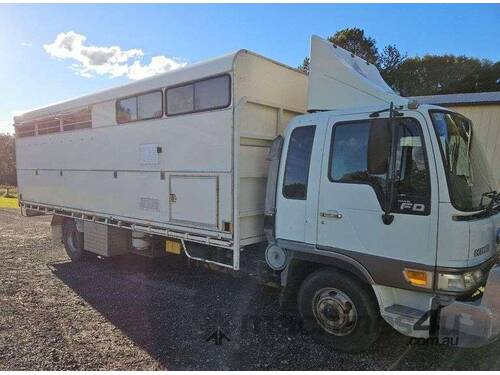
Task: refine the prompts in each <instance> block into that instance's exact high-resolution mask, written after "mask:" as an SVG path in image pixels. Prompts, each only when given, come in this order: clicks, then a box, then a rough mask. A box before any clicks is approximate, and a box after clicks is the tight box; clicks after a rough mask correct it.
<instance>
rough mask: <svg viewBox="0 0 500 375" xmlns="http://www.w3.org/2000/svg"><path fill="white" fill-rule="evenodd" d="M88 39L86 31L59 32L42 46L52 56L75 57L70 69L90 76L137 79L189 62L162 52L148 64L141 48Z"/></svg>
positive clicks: (71, 58)
mask: <svg viewBox="0 0 500 375" xmlns="http://www.w3.org/2000/svg"><path fill="white" fill-rule="evenodd" d="M86 40H87V37H86V36H85V35H82V34H78V33H75V32H74V31H68V32H66V33H60V34H58V35H57V37H56V39H55V40H54V41H53V42H52V43H50V44H44V46H43V48H44V49H45V52H47V53H48V54H49V55H50V56H52V57H56V58H59V59H70V60H73V61H74V63H72V64H71V65H70V69H72V70H74V71H75V72H76V73H77V74H79V75H81V76H82V77H87V78H90V77H92V76H93V75H94V74H97V75H104V76H109V77H112V78H113V77H122V76H127V77H128V78H130V79H132V80H136V79H141V78H146V77H150V76H152V75H155V74H159V73H165V72H168V71H170V70H174V69H177V68H180V67H183V66H185V65H186V63H185V62H183V61H180V60H178V59H173V58H169V57H166V56H162V55H160V56H153V57H152V58H151V61H150V62H149V64H143V62H142V59H143V58H144V52H143V51H142V50H141V49H136V48H134V49H129V50H122V49H121V48H120V47H119V46H109V47H105V46H93V45H89V44H87V43H86Z"/></svg>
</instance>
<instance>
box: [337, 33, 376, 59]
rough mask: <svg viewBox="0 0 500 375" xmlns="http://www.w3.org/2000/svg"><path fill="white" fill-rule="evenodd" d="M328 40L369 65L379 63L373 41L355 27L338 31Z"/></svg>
mask: <svg viewBox="0 0 500 375" xmlns="http://www.w3.org/2000/svg"><path fill="white" fill-rule="evenodd" d="M328 40H329V41H330V42H332V43H333V44H335V45H337V46H339V47H341V48H343V49H346V50H348V51H349V52H352V53H354V54H355V55H356V56H359V57H361V58H362V59H364V60H366V61H368V62H369V63H372V64H377V63H378V61H379V58H380V57H379V54H378V49H377V46H376V42H375V39H373V38H370V37H368V36H365V32H364V30H361V29H358V28H357V27H353V28H346V29H342V30H339V31H337V32H336V33H335V34H333V35H332V36H331V37H329V38H328Z"/></svg>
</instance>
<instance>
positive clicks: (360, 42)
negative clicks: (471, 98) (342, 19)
mask: <svg viewBox="0 0 500 375" xmlns="http://www.w3.org/2000/svg"><path fill="white" fill-rule="evenodd" d="M328 40H329V41H330V42H332V43H333V44H335V45H338V46H339V47H342V48H344V49H346V50H348V51H350V52H352V53H354V54H356V55H358V56H360V57H362V58H363V59H365V60H366V61H368V62H370V63H373V64H375V65H376V66H377V68H378V69H379V70H380V74H381V75H382V77H383V78H384V80H385V81H386V82H387V83H388V84H389V85H390V86H391V87H392V88H393V89H394V90H395V91H397V92H399V93H400V94H401V95H403V96H417V95H434V94H451V93H467V92H484V91H500V62H495V63H493V62H491V61H489V60H480V59H477V58H473V57H467V56H455V55H443V56H435V55H425V56H424V57H418V56H416V57H411V58H409V57H408V56H407V54H406V53H401V52H400V51H399V49H398V48H397V47H396V45H394V44H389V45H387V46H385V47H384V49H383V50H382V52H381V53H379V52H378V49H377V45H376V41H375V39H373V38H371V37H369V36H367V35H365V33H364V31H363V30H361V29H359V28H347V29H342V30H340V31H337V32H336V33H335V34H334V35H333V36H331V37H329V38H328ZM299 69H302V70H303V71H306V72H308V71H309V58H307V57H306V58H305V59H304V62H303V63H302V65H301V66H300V67H299Z"/></svg>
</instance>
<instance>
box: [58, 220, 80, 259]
mask: <svg viewBox="0 0 500 375" xmlns="http://www.w3.org/2000/svg"><path fill="white" fill-rule="evenodd" d="M63 243H64V248H65V249H66V253H67V254H68V256H69V257H70V258H71V260H72V261H74V262H77V261H80V260H82V259H83V257H84V255H85V251H84V250H83V233H82V232H79V231H78V229H77V228H76V223H75V221H74V220H65V221H64V224H63Z"/></svg>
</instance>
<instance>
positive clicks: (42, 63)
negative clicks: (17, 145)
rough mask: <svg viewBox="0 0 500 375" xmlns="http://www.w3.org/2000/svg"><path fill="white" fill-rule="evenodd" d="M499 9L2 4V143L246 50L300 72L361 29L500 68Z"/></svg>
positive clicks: (382, 41)
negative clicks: (60, 114)
mask: <svg viewBox="0 0 500 375" xmlns="http://www.w3.org/2000/svg"><path fill="white" fill-rule="evenodd" d="M499 20H500V5H499V4H478V5H476V4H456V5H452V4H383V5H377V4H321V5H318V4H303V5H301V4H269V5H267V4H261V5H252V4H248V5H247V4H235V5H231V4H229V5H227V4H217V5H216V4H214V5H211V4H193V5H175V4H148V5H132V4H126V5H120V4H109V5H99V4H93V5H90V4H89V5H76V4H75V5H63V4H52V5H43V4H36V5H29V4H17V5H16V4H0V133H2V132H4V133H5V132H9V133H11V132H12V131H13V128H12V126H11V124H12V122H13V120H12V117H13V116H14V115H16V114H19V113H22V112H23V111H25V110H29V109H32V108H36V107H40V106H44V105H47V104H50V103H53V102H58V101H61V100H65V99H70V98H73V97H77V96H81V95H85V94H89V93H92V92H95V91H99V90H102V89H105V88H109V87H113V86H118V85H120V84H124V83H127V82H129V81H132V80H136V79H140V78H143V77H147V76H151V75H153V74H156V73H160V72H165V71H168V70H171V69H175V68H178V67H182V66H184V65H186V64H190V63H194V62H198V61H201V60H205V59H209V58H212V57H216V56H219V55H222V54H225V53H228V52H231V51H235V50H238V49H241V48H246V49H250V50H252V51H255V52H258V53H260V54H262V55H264V56H267V57H270V58H273V59H275V60H278V61H280V62H283V63H285V64H288V65H291V66H294V67H296V66H298V65H299V64H300V63H301V62H302V60H303V58H304V57H305V56H307V54H308V50H309V38H310V35H311V34H317V35H320V36H323V37H328V36H330V35H332V34H333V33H335V31H337V30H339V29H342V28H345V27H359V28H362V29H364V30H365V32H366V34H367V35H369V36H371V37H373V38H374V39H375V40H376V41H377V46H378V47H379V49H382V48H383V47H384V46H385V45H387V44H396V45H397V46H398V48H399V49H400V50H402V51H403V52H406V53H407V54H408V55H409V56H415V55H419V56H423V55H425V54H445V53H449V54H455V55H467V56H473V57H478V58H486V59H490V60H492V61H498V60H500V48H499V43H498V41H499V40H500V22H499Z"/></svg>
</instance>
